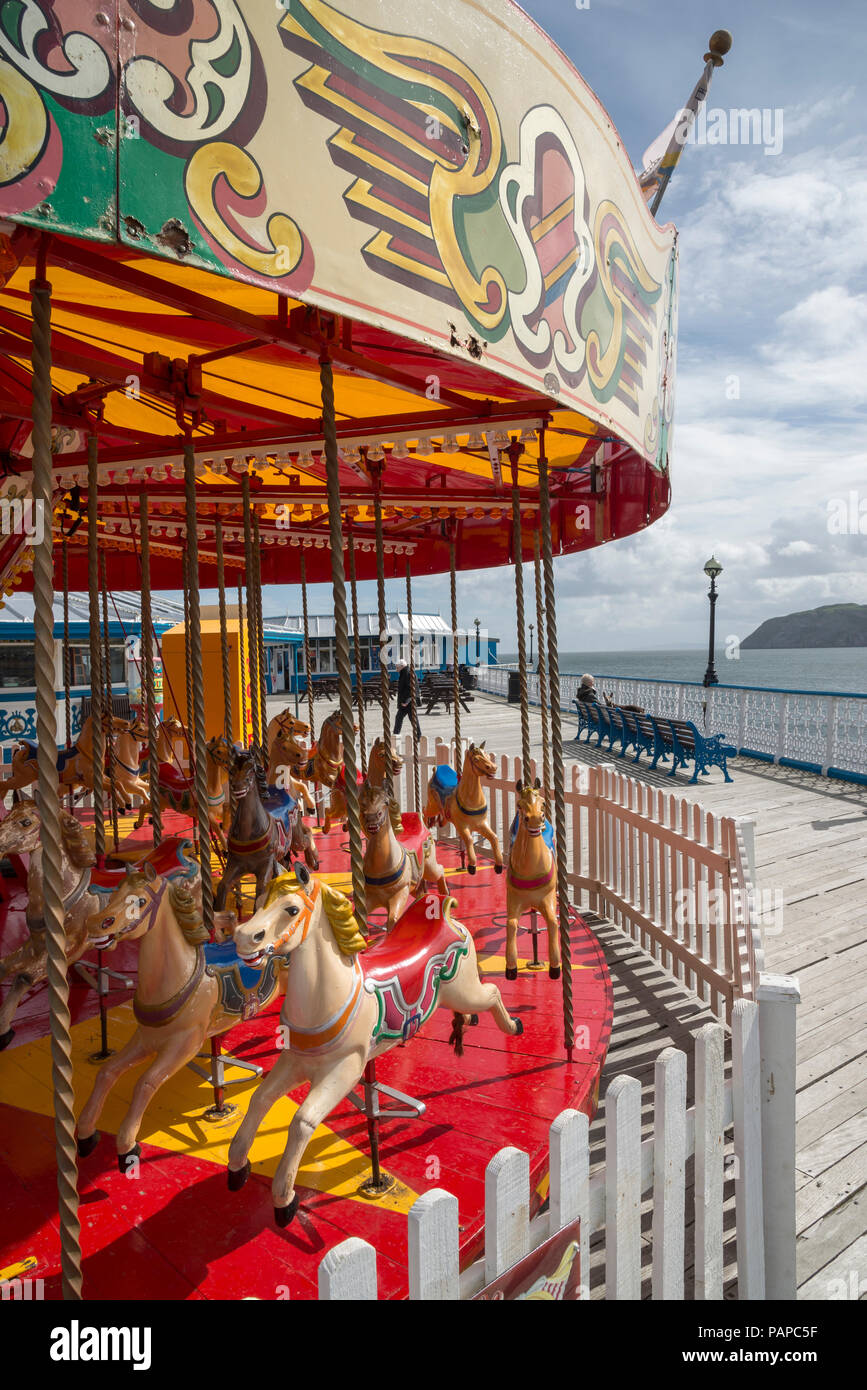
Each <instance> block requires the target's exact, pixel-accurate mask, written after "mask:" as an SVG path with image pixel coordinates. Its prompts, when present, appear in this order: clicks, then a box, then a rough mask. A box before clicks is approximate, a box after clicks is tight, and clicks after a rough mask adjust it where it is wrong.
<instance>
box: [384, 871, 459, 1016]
mask: <svg viewBox="0 0 867 1390" xmlns="http://www.w3.org/2000/svg"><path fill="white" fill-rule="evenodd" d="M445 901H446V899H445V898H444V897H443V895H442V894H441V893H436V892H430V893H425V894H423V896H422V897H420V898H416V900H415V902H412V903H410V905H409V907H408V908H407V909H406V912H405V913H404V914H403V916H402V917H399V918H398V921H397V925H396V926H395V927H394V928H393V930H392V931H390V932H389V933H388V935H387V936H384V937H383V938H382V940H381V941H377V942H376V943H375V944H374V945H373V946H371V947H369V948H368V950H366V951H364V952H363V953H362V954H361V955H360V956H359V960H360V962H361V968H362V970H363V971H364V979H365V983H366V985H367V988H368V989H370V987H371V986H373V985H376V986H378V987H380V988H384V987H386V986H387V985H389V984H390V983H391V982H392V981H393V980H394V979H395V978H399V980H400V987H401V990H402V992H403V997H404V999H405V1000H406V1002H407V1003H408V1004H413V1003H415V1002H416V1001H418V1000H419V997H420V995H421V993H422V991H423V989H424V986H425V974H426V972H427V967H428V962H429V961H430V960H431V958H432V957H433V956H437V955H442V954H443V953H444V952H446V951H448V950H449V948H450V947H453V946H455V945H456V944H458V943H460V944H463V942H464V941H465V937H466V928H462V927H458V926H456V925H455V926H453V925H452V924H451V923H450V922H449V920H448V918H447V917H446V915H445V913H444V912H443V903H444V902H445ZM434 904H436V909H435V910H436V916H434V917H431V916H429V915H428V914H429V913H430V911H431V909H432V907H433V905H434ZM367 982H369V983H367Z"/></svg>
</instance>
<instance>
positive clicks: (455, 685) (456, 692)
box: [449, 536, 463, 777]
mask: <svg viewBox="0 0 867 1390" xmlns="http://www.w3.org/2000/svg"><path fill="white" fill-rule="evenodd" d="M455 558H456V557H455V540H454V536H453V537H452V539H451V540H450V541H449V589H450V592H451V600H452V699H453V701H454V707H455V772H456V773H457V774H458V777H460V775H461V765H462V762H463V759H462V757H461V701H460V693H461V683H460V677H459V676H458V586H457V580H456V578H455Z"/></svg>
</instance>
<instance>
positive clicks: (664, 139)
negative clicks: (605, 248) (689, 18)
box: [638, 29, 732, 216]
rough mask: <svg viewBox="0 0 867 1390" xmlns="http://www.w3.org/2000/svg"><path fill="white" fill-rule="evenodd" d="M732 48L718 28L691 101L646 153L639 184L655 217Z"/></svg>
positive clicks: (723, 30)
mask: <svg viewBox="0 0 867 1390" xmlns="http://www.w3.org/2000/svg"><path fill="white" fill-rule="evenodd" d="M731 45H732V38H731V34H729V33H728V32H727V30H725V29H718V30H717V31H716V33H714V34H712V35H711V37H710V41H709V43H708V52H707V53H705V55H704V72H703V73H702V75H701V77H700V78H699V79H698V81H697V82H696V84H695V86H694V87H693V89H692V92H691V93H690V96H689V100H688V101H687V103H686V105H685V106H682V107H681V108H680V110H679V111H678V112H676V114H675V116H674V119H673V120H672V121H670V122H669V123H668V125H667V126H666V127H665V130H663V131H661V132H660V134H659V135H657V137H656V139H655V140H654V141H653V143H652V144H651V145H649V146H648V147H647V149H646V150H645V151H644V156H643V158H642V170H641V173H640V174H639V175H638V182H639V185H640V187H641V191H642V193H643V194H644V197H645V199H646V201H647V202H648V203H649V204H650V211H651V212H652V213H653V214H654V216H655V215H656V210H657V208H658V207H659V204H660V203H661V201H662V195H663V193H664V192H665V190H666V188H667V187H668V181H669V179H670V178H671V176H672V174H673V173H674V169H675V165H676V164H677V161H678V160H679V159H680V156H681V154H682V153H683V147H684V145H685V144H686V143H687V141H688V140H689V137H690V132H691V131H692V128H693V125H694V124H695V118H696V116H697V115H698V112H699V110H700V108H701V106H702V105H703V103H704V102H705V101H706V100H707V94H708V91H709V90H710V81H711V77H712V76H713V70H714V68H720V67H722V64H723V57H724V55H725V54H726V53H728V51H729V49H730V48H731Z"/></svg>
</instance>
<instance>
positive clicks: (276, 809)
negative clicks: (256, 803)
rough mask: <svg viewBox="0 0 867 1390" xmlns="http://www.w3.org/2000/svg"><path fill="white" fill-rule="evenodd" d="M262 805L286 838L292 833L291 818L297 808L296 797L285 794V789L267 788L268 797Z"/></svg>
mask: <svg viewBox="0 0 867 1390" xmlns="http://www.w3.org/2000/svg"><path fill="white" fill-rule="evenodd" d="M262 805H263V806H264V807H265V810H266V811H267V812H268V815H269V816H273V817H274V820H275V821H276V822H277V824H278V825H279V826H280V827H281V829H282V830H283V831H284V832H285V834H286V835H287V836H288V835H290V834H291V832H292V817H293V816H294V814H295V811H296V810H297V807H298V799H297V797H294V796H292V795H291V794H290V793H289V792H287V790H286V788H285V787H269V788H268V795H267V796H266V797H265V799H264V801H263V802H262Z"/></svg>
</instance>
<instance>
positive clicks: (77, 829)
mask: <svg viewBox="0 0 867 1390" xmlns="http://www.w3.org/2000/svg"><path fill="white" fill-rule="evenodd" d="M60 838H61V840H62V841H63V848H64V849H65V850H66V853H67V855H68V857H69V862H70V863H71V864H72V866H73V868H74V869H87V868H89V867H90V865H91V864H95V863H96V854H95V853H94V850H93V846H92V845H91V843H90V841H89V840H88V839H87V836H86V835H85V833H84V827H83V826H82V825H81V823H80V822H79V821H77V820H76V819H75V816H71V815H69V813H68V812H61V815H60Z"/></svg>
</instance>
